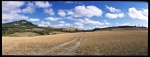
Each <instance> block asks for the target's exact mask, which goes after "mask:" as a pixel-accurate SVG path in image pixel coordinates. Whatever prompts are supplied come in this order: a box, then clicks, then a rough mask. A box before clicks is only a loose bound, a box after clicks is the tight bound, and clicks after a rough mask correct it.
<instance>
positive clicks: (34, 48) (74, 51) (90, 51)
mask: <svg viewBox="0 0 150 57" xmlns="http://www.w3.org/2000/svg"><path fill="white" fill-rule="evenodd" d="M2 55H48V56H49V55H102V56H109V55H117V56H119V55H121V56H128V55H131V56H132V55H133V56H136V55H137V56H138V55H148V31H146V30H137V31H130V30H129V31H127V30H126V31H95V32H80V33H63V34H56V35H46V36H35V37H2Z"/></svg>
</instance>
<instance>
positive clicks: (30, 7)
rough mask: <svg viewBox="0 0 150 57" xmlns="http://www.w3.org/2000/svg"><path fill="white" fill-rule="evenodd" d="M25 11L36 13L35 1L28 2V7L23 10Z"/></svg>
mask: <svg viewBox="0 0 150 57" xmlns="http://www.w3.org/2000/svg"><path fill="white" fill-rule="evenodd" d="M22 12H23V13H30V14H31V13H34V12H35V5H34V4H33V2H28V4H27V7H26V8H25V9H23V10H22Z"/></svg>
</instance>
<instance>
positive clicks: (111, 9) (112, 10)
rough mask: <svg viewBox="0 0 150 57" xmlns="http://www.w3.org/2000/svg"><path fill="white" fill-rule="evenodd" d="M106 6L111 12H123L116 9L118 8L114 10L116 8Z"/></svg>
mask: <svg viewBox="0 0 150 57" xmlns="http://www.w3.org/2000/svg"><path fill="white" fill-rule="evenodd" d="M105 6H106V8H107V9H108V10H109V11H110V12H120V11H121V10H119V9H116V8H114V7H109V6H107V5H105Z"/></svg>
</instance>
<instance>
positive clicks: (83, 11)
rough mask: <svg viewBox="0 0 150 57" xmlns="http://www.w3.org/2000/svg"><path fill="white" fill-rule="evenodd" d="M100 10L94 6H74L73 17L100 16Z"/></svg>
mask: <svg viewBox="0 0 150 57" xmlns="http://www.w3.org/2000/svg"><path fill="white" fill-rule="evenodd" d="M102 13H103V12H102V10H101V9H99V8H98V7H96V6H84V5H83V6H76V7H75V9H74V17H82V16H84V17H93V16H97V17H99V16H102Z"/></svg>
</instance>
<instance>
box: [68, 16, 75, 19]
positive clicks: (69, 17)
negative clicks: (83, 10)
mask: <svg viewBox="0 0 150 57" xmlns="http://www.w3.org/2000/svg"><path fill="white" fill-rule="evenodd" d="M66 19H74V18H73V17H71V16H68V17H66Z"/></svg>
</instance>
